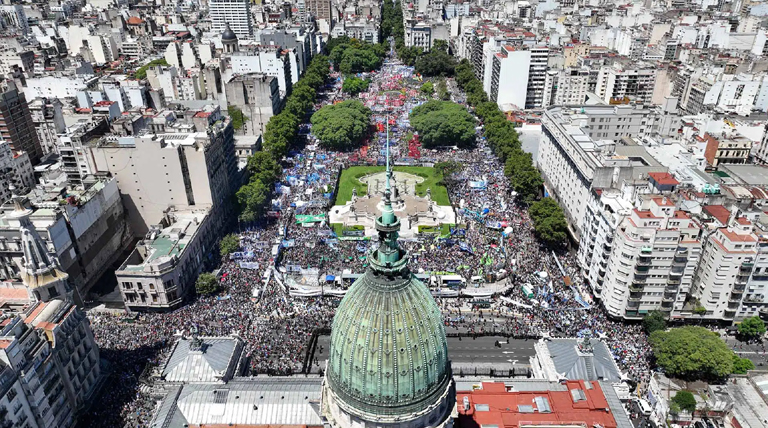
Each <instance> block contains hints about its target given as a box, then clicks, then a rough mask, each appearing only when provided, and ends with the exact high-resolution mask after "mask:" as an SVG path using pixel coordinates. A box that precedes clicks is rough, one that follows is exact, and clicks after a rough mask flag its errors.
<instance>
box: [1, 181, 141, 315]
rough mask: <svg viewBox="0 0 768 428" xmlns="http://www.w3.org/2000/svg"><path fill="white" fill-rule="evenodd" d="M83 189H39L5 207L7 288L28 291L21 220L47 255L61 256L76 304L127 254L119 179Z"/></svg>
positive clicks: (4, 271)
mask: <svg viewBox="0 0 768 428" xmlns="http://www.w3.org/2000/svg"><path fill="white" fill-rule="evenodd" d="M80 186H82V187H78V188H75V187H66V186H61V185H58V184H52V185H50V186H40V185H39V186H37V187H36V188H35V189H34V190H33V191H32V192H31V193H29V194H28V195H27V196H25V197H23V198H21V199H20V200H14V201H6V203H5V204H4V205H2V207H0V281H2V282H3V283H4V285H5V286H8V287H11V288H22V287H23V282H24V281H23V269H22V267H23V265H24V261H23V259H22V249H23V248H22V244H21V232H20V231H19V229H20V227H21V223H20V220H19V219H20V217H21V216H26V217H27V218H28V220H29V221H30V222H31V223H32V224H33V225H34V226H35V228H36V230H37V231H39V233H40V235H41V236H42V237H43V238H44V239H43V242H44V243H45V246H46V248H47V249H48V253H49V254H51V255H56V257H57V259H58V263H59V267H60V268H61V269H62V270H63V271H65V272H66V273H67V275H68V281H69V283H70V285H72V287H73V291H74V299H75V301H76V302H80V301H82V298H84V297H85V296H86V295H87V293H88V290H90V288H91V287H92V286H93V285H94V284H95V283H96V281H97V280H98V279H99V278H100V277H101V276H102V275H103V274H104V272H106V270H107V269H108V268H109V266H110V265H111V264H112V263H114V262H115V261H116V258H117V257H118V256H120V255H121V254H122V253H123V251H124V250H125V249H126V246H127V245H128V244H129V243H130V240H131V238H132V234H131V232H130V230H129V229H128V223H127V222H126V219H125V211H124V209H123V204H122V201H121V199H120V193H119V191H118V188H117V181H116V180H115V179H114V178H110V177H98V178H90V179H88V180H86V181H85V182H84V183H82V184H81V185H80ZM27 211H28V212H27Z"/></svg>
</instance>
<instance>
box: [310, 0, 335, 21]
mask: <svg viewBox="0 0 768 428" xmlns="http://www.w3.org/2000/svg"><path fill="white" fill-rule="evenodd" d="M304 9H305V11H306V12H308V13H311V14H312V15H314V17H315V19H318V20H320V19H325V20H327V21H330V20H331V0H305V1H304Z"/></svg>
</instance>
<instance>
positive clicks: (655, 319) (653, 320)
mask: <svg viewBox="0 0 768 428" xmlns="http://www.w3.org/2000/svg"><path fill="white" fill-rule="evenodd" d="M666 328H667V319H666V318H665V317H664V314H662V313H661V311H651V312H648V314H647V315H646V316H644V317H643V330H645V332H646V334H651V333H653V332H654V331H657V330H665V329H666Z"/></svg>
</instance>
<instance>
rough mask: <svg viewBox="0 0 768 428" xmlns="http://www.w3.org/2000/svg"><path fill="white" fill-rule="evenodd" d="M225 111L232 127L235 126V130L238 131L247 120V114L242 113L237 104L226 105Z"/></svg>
mask: <svg viewBox="0 0 768 428" xmlns="http://www.w3.org/2000/svg"><path fill="white" fill-rule="evenodd" d="M227 113H228V114H229V118H230V120H232V127H233V128H235V131H239V130H240V129H241V128H242V127H243V125H244V124H245V122H246V121H247V120H248V116H246V115H244V114H243V111H242V110H240V107H238V106H235V105H231V106H228V107H227Z"/></svg>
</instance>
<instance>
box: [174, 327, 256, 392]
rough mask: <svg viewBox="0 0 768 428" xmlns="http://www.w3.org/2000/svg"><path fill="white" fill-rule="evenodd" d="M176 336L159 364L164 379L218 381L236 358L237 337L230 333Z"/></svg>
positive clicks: (228, 370) (238, 347) (235, 361)
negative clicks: (197, 337)
mask: <svg viewBox="0 0 768 428" xmlns="http://www.w3.org/2000/svg"><path fill="white" fill-rule="evenodd" d="M198 345H199V346H196V343H195V340H194V339H186V338H184V339H179V341H178V342H177V343H176V346H175V347H174V348H173V353H172V354H171V356H170V357H169V358H168V361H166V363H165V367H163V377H164V378H165V380H166V381H167V382H218V381H221V380H222V379H224V380H226V379H225V377H226V375H227V373H228V372H230V373H231V371H230V368H233V365H234V364H237V361H238V359H239V358H240V355H239V352H238V351H239V350H240V349H241V348H242V347H241V346H238V339H237V338H234V337H204V338H200V339H198Z"/></svg>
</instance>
